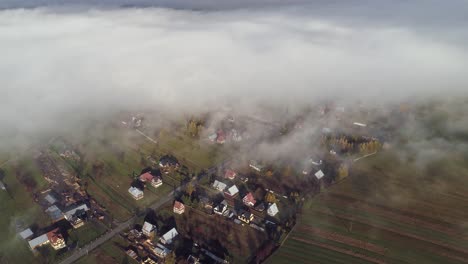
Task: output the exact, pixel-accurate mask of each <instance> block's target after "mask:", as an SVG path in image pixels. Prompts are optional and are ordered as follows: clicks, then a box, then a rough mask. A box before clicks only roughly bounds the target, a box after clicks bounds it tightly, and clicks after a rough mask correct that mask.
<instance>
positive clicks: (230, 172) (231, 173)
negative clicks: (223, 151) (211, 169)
mask: <svg viewBox="0 0 468 264" xmlns="http://www.w3.org/2000/svg"><path fill="white" fill-rule="evenodd" d="M236 176H237V173H236V172H235V171H233V170H226V173H225V174H224V178H227V179H230V180H234V179H235V178H236Z"/></svg>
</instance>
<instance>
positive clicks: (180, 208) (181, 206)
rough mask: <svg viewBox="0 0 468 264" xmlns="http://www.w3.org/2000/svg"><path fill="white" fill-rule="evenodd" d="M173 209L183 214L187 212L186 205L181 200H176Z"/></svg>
mask: <svg viewBox="0 0 468 264" xmlns="http://www.w3.org/2000/svg"><path fill="white" fill-rule="evenodd" d="M173 210H174V213H176V214H183V213H184V212H185V205H184V204H183V203H181V202H179V201H175V202H174V208H173Z"/></svg>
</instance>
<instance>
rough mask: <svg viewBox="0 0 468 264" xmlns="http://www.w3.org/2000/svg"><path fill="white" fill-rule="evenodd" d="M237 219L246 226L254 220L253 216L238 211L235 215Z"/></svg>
mask: <svg viewBox="0 0 468 264" xmlns="http://www.w3.org/2000/svg"><path fill="white" fill-rule="evenodd" d="M237 218H238V219H239V220H241V221H242V222H244V223H247V224H248V223H250V221H252V220H253V219H254V215H253V214H251V213H250V212H247V211H245V210H240V211H239V213H238V214H237Z"/></svg>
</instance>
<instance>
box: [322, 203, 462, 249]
mask: <svg viewBox="0 0 468 264" xmlns="http://www.w3.org/2000/svg"><path fill="white" fill-rule="evenodd" d="M322 213H325V214H330V212H325V211H323V212H322ZM333 215H334V216H335V217H337V218H341V219H344V220H347V221H351V222H356V223H360V224H363V225H367V226H370V227H373V228H376V229H381V230H384V231H387V232H391V233H395V234H397V235H400V236H404V237H408V238H412V239H416V240H421V241H424V242H427V243H430V244H433V245H436V246H440V247H442V248H444V249H446V250H451V251H456V252H458V253H462V254H468V250H467V249H464V248H460V247H455V246H452V245H448V244H446V243H443V242H440V241H435V240H432V239H428V238H424V237H421V236H418V235H413V234H408V233H403V232H400V231H398V230H396V229H393V228H388V227H382V226H377V225H375V224H372V223H368V222H365V221H362V220H358V219H355V218H354V217H352V216H350V215H344V214H337V213H334V214H333ZM436 253H440V252H436ZM444 254H447V255H444V256H446V257H448V256H451V257H453V258H456V257H455V256H452V255H450V254H448V253H444Z"/></svg>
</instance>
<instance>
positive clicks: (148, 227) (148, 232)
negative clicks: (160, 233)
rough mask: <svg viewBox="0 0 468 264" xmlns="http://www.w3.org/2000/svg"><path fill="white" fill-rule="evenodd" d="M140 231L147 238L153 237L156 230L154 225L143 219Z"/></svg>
mask: <svg viewBox="0 0 468 264" xmlns="http://www.w3.org/2000/svg"><path fill="white" fill-rule="evenodd" d="M141 231H142V233H143V234H144V235H145V236H147V237H149V238H153V237H154V234H155V232H156V225H153V224H150V223H148V222H146V221H145V222H144V223H143V228H142V229H141Z"/></svg>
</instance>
